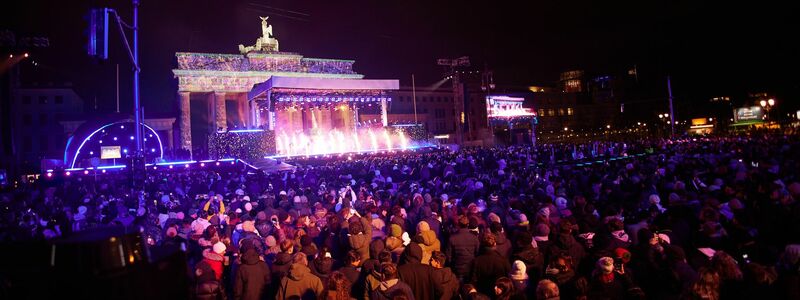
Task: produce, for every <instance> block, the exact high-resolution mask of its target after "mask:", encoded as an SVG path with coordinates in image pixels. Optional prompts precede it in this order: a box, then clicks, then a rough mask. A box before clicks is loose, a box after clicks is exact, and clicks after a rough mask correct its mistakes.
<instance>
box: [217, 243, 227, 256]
mask: <svg viewBox="0 0 800 300" xmlns="http://www.w3.org/2000/svg"><path fill="white" fill-rule="evenodd" d="M226 249H227V247H225V244H223V243H222V242H217V243H216V244H214V253H216V254H220V255H222V254H225V250H226Z"/></svg>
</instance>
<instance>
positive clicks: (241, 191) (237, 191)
mask: <svg viewBox="0 0 800 300" xmlns="http://www.w3.org/2000/svg"><path fill="white" fill-rule="evenodd" d="M236 196H244V190H242V189H236Z"/></svg>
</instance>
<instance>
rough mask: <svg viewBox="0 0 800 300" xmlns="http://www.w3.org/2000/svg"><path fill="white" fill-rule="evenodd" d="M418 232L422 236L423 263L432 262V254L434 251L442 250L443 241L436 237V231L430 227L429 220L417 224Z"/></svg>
mask: <svg viewBox="0 0 800 300" xmlns="http://www.w3.org/2000/svg"><path fill="white" fill-rule="evenodd" d="M417 232H419V233H418V234H419V236H420V237H421V238H422V243H421V244H419V246H420V247H421V248H422V260H421V262H422V264H425V265H427V264H430V260H431V254H432V253H433V251H441V249H442V243H441V242H439V239H438V238H437V237H436V232H434V231H433V230H431V229H430V226H429V225H428V222H425V221H422V222H419V225H417Z"/></svg>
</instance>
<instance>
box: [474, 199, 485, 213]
mask: <svg viewBox="0 0 800 300" xmlns="http://www.w3.org/2000/svg"><path fill="white" fill-rule="evenodd" d="M476 207H477V208H478V212H480V213H482V212H483V211H485V210H486V201H483V200H482V199H478V204H477V205H476Z"/></svg>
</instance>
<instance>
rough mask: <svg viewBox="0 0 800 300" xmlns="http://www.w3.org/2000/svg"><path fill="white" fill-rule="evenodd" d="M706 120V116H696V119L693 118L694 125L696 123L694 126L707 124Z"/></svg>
mask: <svg viewBox="0 0 800 300" xmlns="http://www.w3.org/2000/svg"><path fill="white" fill-rule="evenodd" d="M706 121H707V119H706V118H695V119H692V125H694V126H698V125H706Z"/></svg>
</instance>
